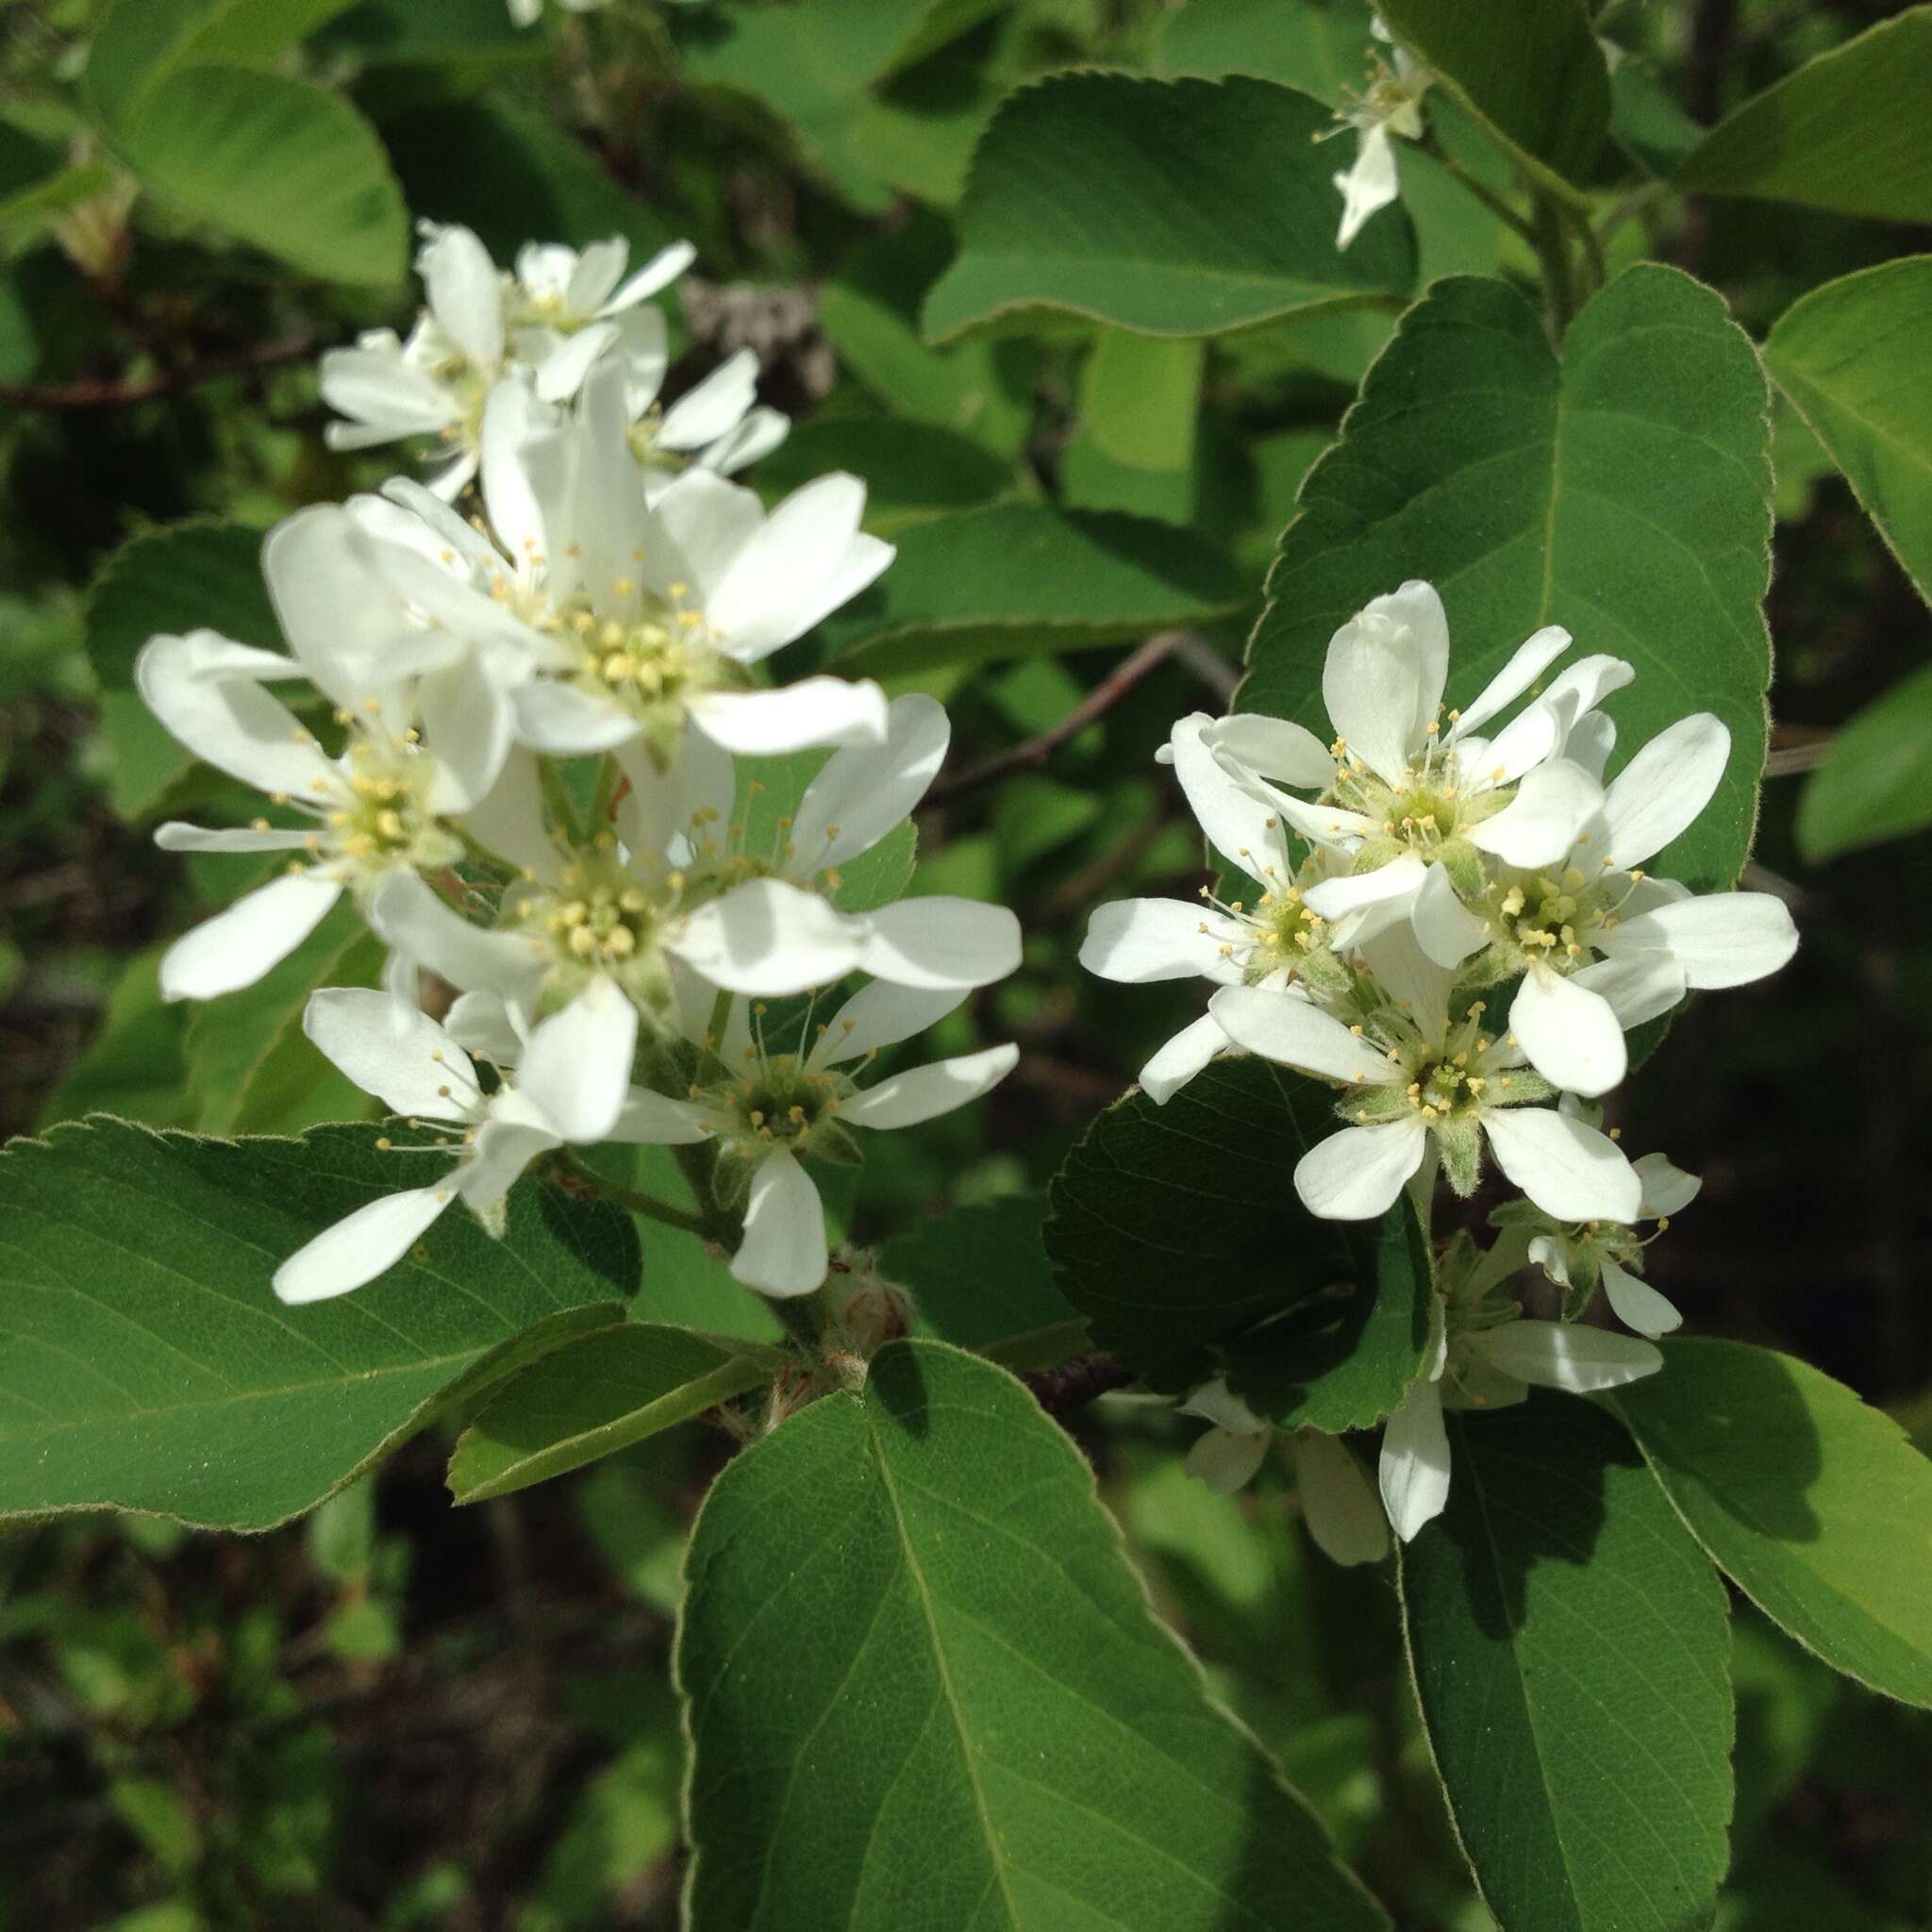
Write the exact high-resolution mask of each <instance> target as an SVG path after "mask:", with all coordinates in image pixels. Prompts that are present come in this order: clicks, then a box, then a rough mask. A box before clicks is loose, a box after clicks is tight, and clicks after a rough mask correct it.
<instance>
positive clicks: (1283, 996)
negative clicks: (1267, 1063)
mask: <svg viewBox="0 0 1932 1932" xmlns="http://www.w3.org/2000/svg"><path fill="white" fill-rule="evenodd" d="M1208 1012H1209V1013H1211V1014H1212V1015H1213V1016H1214V1020H1215V1022H1216V1024H1218V1025H1219V1026H1220V1027H1221V1029H1222V1031H1223V1032H1224V1033H1225V1034H1226V1035H1227V1037H1228V1038H1229V1039H1230V1040H1231V1041H1234V1043H1235V1044H1236V1045H1237V1046H1241V1047H1245V1048H1246V1049H1247V1050H1248V1052H1250V1053H1257V1054H1259V1055H1260V1056H1261V1058H1263V1059H1270V1060H1274V1061H1276V1062H1278V1063H1279V1064H1280V1065H1282V1066H1286V1067H1299V1068H1300V1069H1301V1070H1302V1072H1303V1073H1306V1074H1316V1075H1318V1076H1319V1077H1320V1078H1322V1079H1324V1080H1340V1081H1341V1082H1342V1083H1343V1085H1345V1086H1350V1087H1356V1086H1379V1085H1382V1084H1384V1083H1386V1082H1388V1081H1390V1080H1391V1079H1395V1078H1398V1077H1399V1070H1398V1069H1396V1068H1393V1067H1391V1065H1390V1063H1389V1061H1388V1059H1387V1058H1385V1057H1384V1055H1383V1054H1382V1053H1381V1052H1380V1051H1379V1050H1378V1049H1377V1048H1376V1047H1375V1045H1374V1042H1373V1041H1369V1040H1366V1039H1364V1038H1363V1037H1362V1036H1361V1035H1360V1034H1358V1033H1353V1032H1351V1031H1350V1030H1349V1029H1348V1028H1347V1027H1346V1026H1344V1025H1343V1024H1341V1021H1340V1020H1335V1019H1331V1018H1330V1017H1329V1016H1328V1015H1327V1014H1326V1013H1324V1012H1323V1011H1322V1010H1321V1008H1318V1007H1316V1006H1314V1005H1313V1004H1312V1003H1311V1002H1309V1001H1308V1000H1306V999H1303V998H1301V997H1300V996H1299V995H1298V994H1295V993H1292V992H1277V991H1274V990H1273V989H1272V988H1269V987H1260V986H1228V987H1224V988H1223V989H1222V990H1221V991H1219V992H1217V993H1216V994H1215V995H1214V997H1213V998H1212V999H1211V1000H1209V1001H1208Z"/></svg>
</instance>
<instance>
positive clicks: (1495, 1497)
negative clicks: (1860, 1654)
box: [1402, 1392, 1732, 1932]
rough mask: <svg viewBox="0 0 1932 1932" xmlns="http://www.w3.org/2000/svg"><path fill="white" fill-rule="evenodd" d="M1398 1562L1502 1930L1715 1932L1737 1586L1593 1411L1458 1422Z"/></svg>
mask: <svg viewBox="0 0 1932 1932" xmlns="http://www.w3.org/2000/svg"><path fill="white" fill-rule="evenodd" d="M1449 1441H1450V1447H1451V1451H1452V1454H1453V1457H1454V1461H1455V1474H1454V1476H1453V1478H1452V1480H1451V1484H1450V1490H1449V1507H1448V1509H1447V1511H1446V1512H1445V1513H1444V1514H1443V1515H1442V1516H1441V1517H1440V1518H1438V1519H1437V1521H1436V1522H1434V1523H1432V1524H1429V1525H1428V1526H1427V1527H1425V1528H1424V1530H1423V1531H1422V1532H1421V1533H1420V1534H1419V1535H1418V1536H1417V1537H1416V1539H1415V1541H1413V1542H1411V1543H1409V1544H1408V1545H1407V1546H1406V1548H1405V1549H1404V1550H1403V1553H1402V1601H1403V1611H1404V1615H1405V1618H1406V1621H1407V1630H1408V1646H1409V1659H1410V1663H1411V1665H1412V1667H1413V1669H1414V1673H1415V1685H1416V1691H1417V1694H1418V1696H1419V1697H1420V1698H1421V1701H1422V1707H1423V1718H1424V1723H1425V1724H1426V1725H1427V1727H1428V1734H1429V1742H1430V1746H1431V1748H1432V1749H1433V1750H1434V1752H1435V1757H1436V1768H1437V1769H1438V1771H1440V1772H1441V1776H1442V1782H1443V1784H1444V1786H1445V1787H1446V1788H1447V1790H1448V1794H1449V1807H1450V1810H1451V1812H1452V1813H1453V1814H1454V1816H1455V1820H1456V1828H1457V1834H1458V1836H1459V1837H1460V1838H1461V1840H1462V1846H1463V1850H1464V1851H1465V1852H1466V1853H1467V1855H1468V1857H1469V1860H1470V1863H1471V1864H1472V1865H1473V1866H1474V1870H1475V1875H1476V1882H1477V1883H1478V1884H1479V1885H1480V1886H1481V1888H1482V1891H1483V1898H1484V1902H1485V1903H1486V1904H1487V1905H1488V1906H1489V1907H1490V1909H1491V1911H1492V1912H1493V1913H1495V1915H1496V1917H1497V1919H1498V1921H1499V1922H1500V1923H1501V1924H1502V1925H1503V1927H1504V1928H1505V1932H1702V1928H1703V1927H1705V1926H1707V1925H1708V1924H1710V1916H1711V1911H1712V1908H1713V1907H1714V1905H1715V1903H1716V1894H1717V1882H1718V1879H1719V1878H1720V1876H1721V1875H1722V1874H1723V1873H1724V1862H1725V1857H1726V1847H1725V1843H1724V1827H1725V1824H1727V1822H1728V1821H1729V1818H1730V1810H1731V1772H1730V1763H1729V1753H1730V1747H1731V1729H1732V1720H1731V1687H1730V1678H1729V1676H1728V1674H1727V1671H1726V1663H1727V1659H1728V1656H1729V1649H1730V1645H1729V1632H1728V1630H1727V1628H1726V1618H1725V1606H1724V1586H1723V1585H1722V1584H1721V1583H1720V1582H1719V1581H1718V1580H1717V1577H1716V1576H1715V1575H1714V1574H1712V1572H1711V1569H1710V1565H1709V1564H1708V1563H1707V1561H1706V1560H1705V1558H1704V1555H1703V1553H1702V1552H1701V1551H1700V1550H1699V1549H1698V1547H1697V1545H1696V1544H1695V1543H1694V1542H1692V1541H1691V1539H1690V1538H1689V1537H1688V1536H1687V1535H1685V1533H1684V1528H1683V1525H1682V1524H1680V1523H1679V1522H1678V1521H1677V1519H1676V1517H1675V1516H1674V1513H1673V1512H1672V1510H1671V1507H1670V1505H1669V1504H1668V1503H1667V1502H1666V1501H1665V1500H1664V1498H1663V1496H1662V1495H1660V1494H1659V1493H1658V1491H1657V1485H1656V1484H1655V1483H1654V1482H1653V1481H1651V1479H1650V1475H1649V1473H1648V1472H1647V1471H1646V1470H1645V1469H1644V1467H1643V1458H1642V1457H1641V1456H1640V1455H1639V1454H1638V1453H1637V1450H1636V1447H1635V1445H1634V1444H1633V1443H1632V1442H1631V1441H1630V1439H1629V1438H1628V1437H1627V1436H1626V1435H1624V1431H1623V1430H1622V1429H1620V1428H1619V1427H1618V1426H1617V1424H1615V1423H1614V1422H1613V1421H1612V1420H1611V1419H1610V1418H1609V1417H1608V1416H1607V1415H1605V1414H1604V1413H1603V1412H1602V1411H1601V1410H1599V1409H1596V1408H1594V1407H1591V1405H1590V1404H1588V1403H1584V1402H1578V1401H1577V1400H1575V1399H1574V1397H1567V1396H1558V1395H1553V1394H1547V1393H1542V1392H1538V1393H1536V1394H1533V1395H1532V1397H1531V1399H1530V1400H1529V1402H1527V1403H1526V1404H1524V1405H1523V1406H1522V1407H1514V1408H1506V1409H1503V1410H1500V1411H1499V1412H1498V1413H1496V1414H1494V1415H1474V1414H1463V1415H1452V1416H1451V1417H1450V1418H1449Z"/></svg>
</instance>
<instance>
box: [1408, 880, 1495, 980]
mask: <svg viewBox="0 0 1932 1932" xmlns="http://www.w3.org/2000/svg"><path fill="white" fill-rule="evenodd" d="M1408 916H1409V922H1410V924H1412V925H1413V926H1414V927H1415V939H1416V944H1417V945H1419V946H1420V947H1421V948H1422V949H1423V953H1424V956H1425V957H1426V958H1430V959H1433V960H1434V961H1435V962H1436V964H1437V965H1438V966H1444V967H1456V966H1459V965H1461V964H1462V962H1463V961H1464V960H1465V959H1466V958H1469V956H1470V955H1471V954H1472V953H1474V952H1476V951H1477V950H1479V949H1480V948H1481V947H1482V946H1483V945H1485V944H1486V943H1487V942H1488V941H1489V938H1490V924H1489V921H1488V920H1486V919H1482V918H1480V917H1478V916H1477V915H1476V914H1475V913H1474V912H1472V911H1471V910H1470V909H1469V908H1468V907H1467V906H1465V905H1464V904H1463V903H1462V901H1461V900H1460V899H1458V898H1457V896H1456V888H1455V886H1454V885H1453V884H1452V883H1451V882H1450V878H1449V871H1448V868H1447V867H1446V866H1441V865H1432V866H1430V867H1429V874H1428V876H1427V877H1426V878H1425V879H1424V881H1423V883H1422V889H1421V891H1418V892H1417V893H1416V895H1415V903H1414V904H1413V905H1412V906H1411V907H1410V908H1408Z"/></svg>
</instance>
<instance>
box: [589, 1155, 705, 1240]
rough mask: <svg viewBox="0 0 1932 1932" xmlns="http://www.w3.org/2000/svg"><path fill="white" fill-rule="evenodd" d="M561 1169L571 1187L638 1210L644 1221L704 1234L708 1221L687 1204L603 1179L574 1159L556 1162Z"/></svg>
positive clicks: (620, 1206)
mask: <svg viewBox="0 0 1932 1932" xmlns="http://www.w3.org/2000/svg"><path fill="white" fill-rule="evenodd" d="M558 1167H559V1169H560V1171H561V1172H563V1173H565V1174H568V1175H569V1176H570V1180H571V1185H572V1187H573V1188H574V1189H575V1190H577V1191H581V1192H583V1193H587V1194H592V1195H594V1196H595V1197H596V1198H597V1199H598V1200H600V1201H608V1202H609V1203H610V1205H611V1206H612V1207H613V1208H624V1209H625V1212H626V1213H630V1214H641V1215H642V1216H643V1217H644V1218H645V1219H646V1220H647V1221H661V1222H662V1223H663V1224H664V1225H665V1226H666V1227H675V1228H681V1229H683V1231H684V1232H685V1233H686V1234H694V1235H697V1236H699V1237H701V1238H708V1236H709V1234H710V1225H709V1224H708V1222H707V1221H706V1220H705V1218H704V1216H702V1215H700V1214H693V1213H691V1211H690V1209H689V1208H674V1207H673V1206H672V1205H671V1203H670V1202H669V1201H660V1200H658V1197H657V1195H655V1194H647V1193H645V1192H644V1191H642V1190H641V1189H640V1188H626V1187H624V1186H622V1185H620V1184H619V1183H618V1182H616V1181H611V1180H606V1179H605V1178H604V1176H603V1175H602V1174H594V1173H592V1172H591V1169H589V1168H587V1167H579V1166H578V1165H577V1164H576V1162H575V1161H574V1160H561V1161H559V1162H558Z"/></svg>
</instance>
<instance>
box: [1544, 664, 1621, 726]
mask: <svg viewBox="0 0 1932 1932" xmlns="http://www.w3.org/2000/svg"><path fill="white" fill-rule="evenodd" d="M1636 675H1637V673H1636V671H1635V670H1634V669H1633V668H1632V667H1631V666H1630V665H1629V664H1627V663H1625V662H1624V659H1623V658H1612V657H1609V656H1607V654H1605V653H1603V652H1597V653H1594V654H1592V655H1591V656H1590V657H1588V658H1577V659H1576V660H1575V661H1574V663H1570V664H1566V665H1564V667H1563V668H1562V670H1560V671H1559V672H1557V675H1556V676H1554V677H1553V678H1551V679H1550V682H1549V685H1548V687H1547V688H1546V689H1545V691H1543V694H1542V696H1541V699H1539V700H1538V702H1539V703H1541V704H1544V705H1548V706H1549V707H1550V708H1552V709H1554V710H1555V711H1556V713H1557V716H1558V718H1559V719H1560V720H1561V721H1562V724H1563V729H1564V731H1565V733H1566V734H1567V733H1568V732H1571V731H1574V729H1575V728H1576V725H1577V723H1578V722H1579V721H1580V720H1581V719H1583V718H1584V717H1586V716H1588V714H1589V713H1590V712H1591V711H1593V710H1594V709H1595V708H1597V706H1599V705H1600V704H1602V703H1603V701H1604V700H1605V699H1606V698H1607V697H1608V696H1609V695H1610V694H1611V693H1612V692H1613V691H1622V690H1623V689H1624V686H1625V685H1626V684H1629V683H1630V682H1631V681H1632V680H1633V679H1634V678H1635V677H1636Z"/></svg>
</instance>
